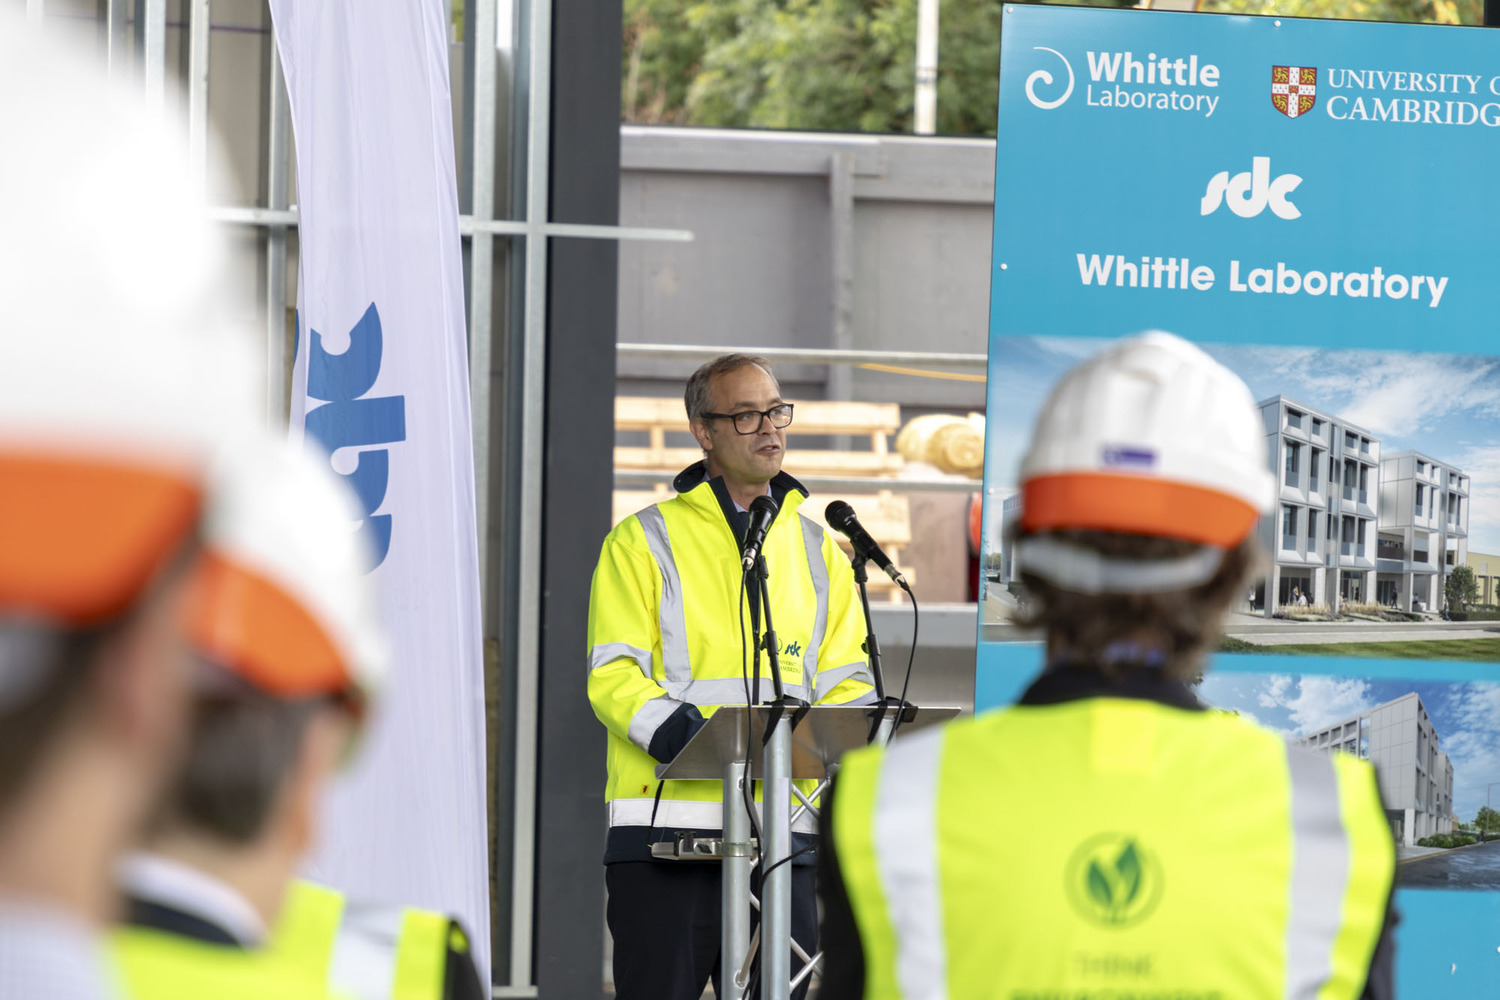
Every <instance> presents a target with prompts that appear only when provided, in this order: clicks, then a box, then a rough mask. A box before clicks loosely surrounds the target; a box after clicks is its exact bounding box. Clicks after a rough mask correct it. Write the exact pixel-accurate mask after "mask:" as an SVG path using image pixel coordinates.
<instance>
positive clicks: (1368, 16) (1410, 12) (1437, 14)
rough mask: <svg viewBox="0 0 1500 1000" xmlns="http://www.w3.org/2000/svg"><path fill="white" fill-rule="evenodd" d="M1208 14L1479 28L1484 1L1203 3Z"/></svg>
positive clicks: (1213, 0) (1241, 0) (1263, 0)
mask: <svg viewBox="0 0 1500 1000" xmlns="http://www.w3.org/2000/svg"><path fill="white" fill-rule="evenodd" d="M1201 9H1202V10H1205V11H1219V12H1223V13H1230V14H1280V15H1282V16H1285V17H1327V18H1338V19H1341V20H1346V21H1407V22H1421V23H1432V24H1479V23H1480V22H1481V21H1482V20H1483V15H1484V2H1483V0H1203V5H1202V7H1201Z"/></svg>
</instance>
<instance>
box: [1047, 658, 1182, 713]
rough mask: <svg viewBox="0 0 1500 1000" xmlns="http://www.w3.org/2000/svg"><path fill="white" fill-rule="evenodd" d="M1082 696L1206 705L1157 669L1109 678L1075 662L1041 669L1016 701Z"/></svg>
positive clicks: (1058, 700) (1176, 705)
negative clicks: (1039, 673)
mask: <svg viewBox="0 0 1500 1000" xmlns="http://www.w3.org/2000/svg"><path fill="white" fill-rule="evenodd" d="M1085 698H1133V699H1136V700H1138V701H1154V702H1157V703H1158V704H1161V705H1167V706H1170V707H1172V708H1183V709H1187V710H1188V711H1193V712H1201V711H1203V710H1204V708H1205V706H1204V704H1203V703H1202V702H1201V701H1199V700H1198V696H1197V695H1195V694H1194V693H1193V689H1192V688H1190V687H1188V686H1187V684H1185V683H1183V682H1182V681H1179V680H1174V679H1173V678H1170V677H1167V676H1166V675H1164V674H1163V673H1162V672H1161V671H1160V670H1156V669H1153V668H1150V667H1141V668H1130V669H1128V671H1127V672H1126V673H1124V674H1122V675H1121V676H1120V677H1109V676H1107V675H1105V674H1104V673H1103V672H1102V671H1100V670H1099V668H1097V667H1093V666H1087V665H1083V664H1074V663H1066V664H1059V665H1056V666H1052V667H1049V668H1048V669H1046V670H1044V671H1043V672H1042V675H1041V676H1040V677H1038V678H1037V679H1036V680H1035V681H1033V682H1032V684H1031V686H1030V687H1029V688H1027V689H1026V693H1025V694H1023V695H1021V698H1020V701H1018V702H1017V704H1020V705H1061V704H1065V703H1067V702H1070V701H1081V700H1083V699H1085Z"/></svg>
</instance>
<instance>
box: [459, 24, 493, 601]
mask: <svg viewBox="0 0 1500 1000" xmlns="http://www.w3.org/2000/svg"><path fill="white" fill-rule="evenodd" d="M496 3H497V0H477V2H476V3H472V4H470V5H469V8H468V10H469V13H472V14H473V22H472V23H471V24H465V25H464V30H465V34H466V35H468V34H469V33H470V32H472V33H473V34H472V38H468V37H466V38H465V43H466V46H467V47H468V48H469V49H470V51H472V52H473V56H474V64H473V71H474V91H473V94H472V99H471V101H470V105H469V136H470V143H469V144H470V145H471V147H472V151H473V159H472V160H471V161H470V168H469V178H470V180H471V182H472V186H471V188H470V192H471V193H470V207H469V210H470V212H471V213H472V218H473V220H474V222H476V223H488V222H491V221H492V220H493V217H494V215H495V67H496V63H497V61H498V60H497V57H496V53H495V5H496ZM494 278H495V237H494V233H493V232H491V231H489V230H487V229H480V230H476V231H475V232H474V233H473V235H472V237H471V239H470V244H469V406H470V413H471V414H472V416H471V419H470V423H471V424H472V427H473V438H474V497H475V502H476V504H477V506H478V512H479V523H480V524H481V525H488V523H489V516H488V514H487V507H488V504H489V497H490V380H491V369H492V368H493V367H494V364H493V353H494V346H495V336H494V318H493V313H494ZM489 566H490V563H489V531H488V530H485V529H481V530H480V532H479V578H480V591H481V593H482V594H485V595H488V594H489V592H490V587H491V586H492V585H493V581H491V580H490V578H489V576H490V573H489ZM484 606H488V605H487V604H486V605H484Z"/></svg>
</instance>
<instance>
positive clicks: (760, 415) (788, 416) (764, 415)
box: [703, 403, 792, 434]
mask: <svg viewBox="0 0 1500 1000" xmlns="http://www.w3.org/2000/svg"><path fill="white" fill-rule="evenodd" d="M703 416H704V417H705V418H706V419H709V420H712V419H714V418H717V417H722V418H723V419H725V420H733V421H734V429H735V430H736V431H738V432H739V433H741V434H754V433H755V432H756V431H758V430H760V422H761V421H762V420H769V421H771V426H772V427H774V428H776V429H777V430H780V429H781V428H783V427H787V426H789V425H790V424H791V422H792V404H791V403H778V404H776V405H775V406H773V407H771V408H770V409H769V410H741V411H740V412H738V413H705V414H703Z"/></svg>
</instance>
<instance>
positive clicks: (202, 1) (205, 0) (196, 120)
mask: <svg viewBox="0 0 1500 1000" xmlns="http://www.w3.org/2000/svg"><path fill="white" fill-rule="evenodd" d="M210 5H211V0H188V4H187V8H188V9H187V15H188V45H187V50H188V78H187V92H188V122H187V124H188V170H189V171H190V172H191V176H192V177H193V178H194V179H196V180H202V179H203V178H204V177H206V176H207V174H208V28H209V8H210Z"/></svg>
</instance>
